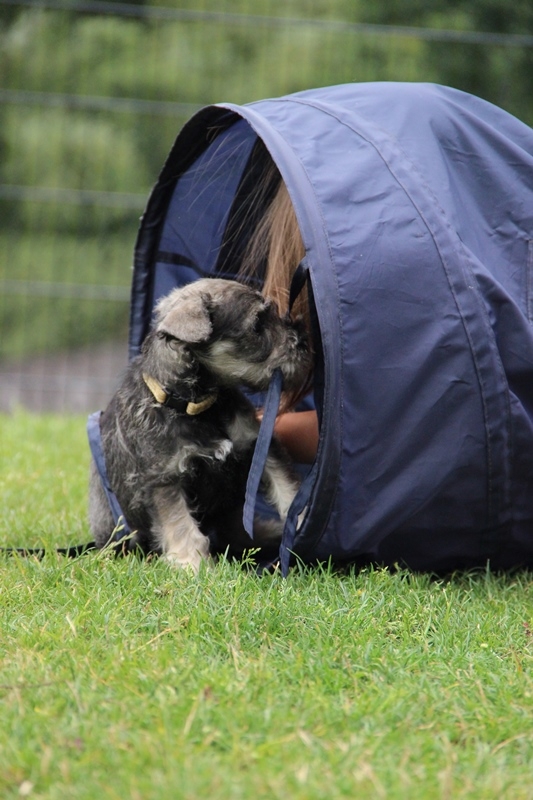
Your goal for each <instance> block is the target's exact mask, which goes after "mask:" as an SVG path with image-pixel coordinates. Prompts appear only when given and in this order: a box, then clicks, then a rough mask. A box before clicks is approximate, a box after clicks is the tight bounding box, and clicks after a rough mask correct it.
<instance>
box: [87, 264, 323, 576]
mask: <svg viewBox="0 0 533 800" xmlns="http://www.w3.org/2000/svg"><path fill="white" fill-rule="evenodd" d="M276 368H280V369H281V371H282V374H283V379H284V387H285V388H286V389H287V390H290V389H295V388H297V387H298V386H299V385H300V384H301V383H302V382H303V381H304V379H305V377H306V375H307V374H308V370H309V353H308V350H307V347H306V342H305V336H304V334H303V329H302V328H301V326H300V325H299V323H298V322H296V323H292V322H289V321H286V320H282V319H281V318H280V317H279V316H278V314H277V313H276V311H275V309H274V307H273V306H272V304H271V302H270V301H268V300H265V298H264V297H263V296H262V295H261V294H260V293H259V292H256V291H254V290H253V289H251V288H250V287H248V286H244V285H242V284H240V283H237V282H235V281H228V280H223V279H218V278H208V279H203V280H199V281H196V282H195V283H192V284H189V285H188V286H186V287H184V288H181V289H175V290H174V291H173V292H171V293H170V294H169V295H168V296H167V297H165V298H163V299H162V300H161V301H160V302H159V304H158V305H157V308H156V315H155V323H154V326H153V329H152V331H151V332H150V333H149V334H148V336H147V337H146V339H145V342H144V345H143V348H142V353H141V355H140V356H139V357H138V358H136V359H135V360H134V361H132V362H131V364H130V366H129V368H128V369H127V371H126V373H125V376H124V379H123V381H122V383H121V385H120V387H119V388H118V390H117V392H116V393H115V395H114V396H113V398H112V400H111V402H110V404H109V406H108V407H107V409H106V410H105V411H104V413H103V414H102V417H101V432H102V448H103V452H104V456H105V460H106V466H107V472H108V478H109V481H110V484H111V486H112V488H113V491H114V492H115V494H116V496H117V498H118V501H119V503H120V506H121V508H122V511H123V513H124V516H125V518H126V520H127V522H128V524H129V526H130V528H131V529H132V531H135V533H134V534H133V536H132V537H131V538H130V540H129V542H128V547H130V548H131V547H134V546H137V547H140V548H141V549H142V550H143V551H144V552H156V553H159V554H162V555H164V556H165V557H166V558H168V559H169V560H171V561H172V562H173V563H175V564H177V565H181V566H190V567H192V568H193V569H194V570H197V569H198V567H199V565H200V563H201V560H202V559H203V558H205V557H207V556H208V554H209V553H210V551H211V552H214V551H221V550H224V549H226V548H227V547H229V548H230V550H231V548H235V549H236V550H239V549H240V550H242V549H243V548H244V546H245V545H244V542H245V541H246V542H247V546H248V547H250V546H252V543H251V542H250V540H249V539H248V537H247V536H246V535H245V534H244V530H243V526H242V509H243V504H244V495H245V487H246V480H247V475H248V470H249V467H250V463H251V459H252V455H253V449H254V445H255V441H256V439H257V433H258V427H259V425H258V422H257V418H256V412H255V409H254V407H253V406H252V404H251V403H250V402H249V400H248V399H247V398H246V397H245V396H244V395H243V394H242V392H241V391H240V389H239V388H238V387H239V385H246V386H248V387H249V388H251V389H254V390H263V389H265V388H267V386H268V384H269V382H270V379H271V376H272V373H273V371H274V370H275V369H276ZM172 406H174V407H172ZM263 483H264V487H265V490H266V496H267V498H268V499H269V500H270V502H272V503H273V505H274V506H275V507H276V508H277V510H278V512H279V515H280V517H281V519H282V520H283V519H284V518H285V516H286V514H287V511H288V508H289V506H290V504H291V502H292V499H293V497H294V494H295V492H296V490H297V483H296V481H295V479H294V478H293V477H292V475H291V473H290V470H289V469H288V467H287V461H286V458H285V457H284V455H283V453H282V451H281V448H280V447H279V445H278V444H277V443H276V442H275V441H274V442H273V443H272V445H271V448H270V451H269V454H268V459H267V463H266V467H265V473H264V476H263ZM89 517H90V524H91V528H92V531H93V535H94V538H95V541H96V544H97V545H98V546H99V547H102V546H104V545H105V544H106V543H107V542H109V540H110V538H111V536H112V532H113V527H114V523H113V518H112V516H111V512H110V509H109V505H108V501H107V498H106V495H105V493H104V491H103V488H102V485H101V480H100V476H99V474H98V472H97V470H96V467H95V465H94V462H93V464H92V468H91V481H90V493H89ZM267 527H268V530H269V531H270V532H271V526H267ZM277 527H278V530H277V531H276V533H277V535H278V536H279V533H280V530H279V528H280V526H277ZM261 533H262V532H261V531H259V537H257V536H256V537H254V544H253V546H254V547H255V546H257V545H260V544H261V543H262V535H261ZM263 538H265V537H264V536H263ZM267 538H269V537H267Z"/></svg>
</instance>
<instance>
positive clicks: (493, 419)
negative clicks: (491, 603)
mask: <svg viewBox="0 0 533 800" xmlns="http://www.w3.org/2000/svg"><path fill="white" fill-rule="evenodd" d="M258 142H260V143H261V144H262V146H263V145H264V147H265V148H266V151H268V153H269V154H270V156H271V157H272V159H273V160H274V162H275V163H276V165H277V167H278V168H279V171H280V172H281V175H282V177H283V179H284V180H285V182H286V184H287V187H288V190H289V193H290V196H291V198H292V201H293V204H294V207H295V210H296V214H297V218H298V222H299V226H300V229H301V233H302V237H303V240H304V244H305V247H306V259H305V262H304V267H305V269H307V270H308V280H309V285H310V288H311V296H312V303H313V310H314V312H316V313H314V314H313V316H316V322H315V331H314V338H315V344H316V349H317V367H316V374H315V402H316V406H317V410H318V413H319V419H320V444H319V449H318V454H317V458H316V461H315V463H314V465H313V466H312V468H311V470H310V472H309V474H308V475H307V477H306V479H305V480H304V482H303V484H302V488H301V490H300V493H299V495H298V497H297V498H296V501H295V503H294V505H293V508H292V511H291V515H290V519H289V521H288V523H287V526H286V531H285V536H284V541H283V545H282V557H283V560H284V563H285V564H287V563H288V555H289V553H294V554H296V555H297V556H298V557H300V558H301V559H303V560H304V561H311V560H315V559H317V558H318V559H328V558H330V557H331V558H332V559H334V560H335V561H340V562H349V561H358V562H360V563H365V562H369V561H374V562H378V563H383V564H395V563H400V564H406V565H408V566H410V567H412V568H415V569H431V570H450V569H455V568H462V567H471V566H475V565H480V564H484V563H485V562H486V561H487V560H489V561H490V563H491V564H492V565H493V566H494V567H496V568H509V567H513V566H518V565H530V566H533V244H532V241H533V131H532V130H531V129H530V128H528V127H527V126H526V125H524V124H522V123H521V122H519V121H518V120H517V119H516V118H514V117H512V116H510V115H509V114H507V113H505V112H504V111H502V110H501V109H498V108H496V107H495V106H493V105H491V104H489V103H487V102H485V101H483V100H480V99H478V98H476V97H472V96H470V95H468V94H465V93H463V92H459V91H456V90H453V89H449V88H445V87H441V86H435V85H430V84H401V83H368V84H351V85H343V86H336V87H331V88H323V89H317V90H312V91H306V92H301V93H298V94H294V95H290V96H287V97H282V98H278V99H272V100H265V101H261V102H257V103H252V104H250V105H245V106H236V105H231V104H222V105H216V106H210V107H208V108H205V109H203V110H202V111H200V112H199V113H198V114H196V115H195V116H194V117H193V118H192V119H191V120H190V121H189V123H188V124H187V125H186V126H185V127H184V129H183V130H182V131H181V133H180V134H179V136H178V138H177V140H176V143H175V145H174V147H173V149H172V151H171V153H170V155H169V158H168V160H167V163H166V164H165V166H164V168H163V170H162V173H161V175H160V178H159V181H158V183H157V185H156V186H155V188H154V190H153V192H152V195H151V197H150V199H149V202H148V206H147V209H146V212H145V214H144V217H143V219H142V223H141V228H140V232H139V237H138V241H137V245H136V249H135V263H134V280H133V295H132V307H131V337H130V351H131V354H132V355H134V354H135V353H136V352H138V349H139V347H140V345H141V343H142V340H143V338H144V336H145V334H146V332H147V330H148V328H149V325H150V319H151V313H152V308H153V306H154V303H155V302H156V300H157V299H158V297H160V296H161V295H163V294H165V293H166V292H167V291H169V290H170V289H171V288H173V287H175V286H177V285H181V284H183V283H186V282H188V281H190V280H194V279H196V278H197V277H199V276H200V275H204V274H207V275H211V274H223V275H225V276H232V274H233V271H234V269H236V268H237V267H238V252H239V248H238V243H237V245H236V244H235V239H236V234H235V231H238V230H239V226H238V225H236V224H235V220H238V219H239V214H241V213H242V206H243V204H245V203H246V202H247V198H248V200H249V196H250V195H249V191H250V187H253V181H254V170H255V169H256V164H255V162H254V154H255V153H256V152H257V144H258ZM230 229H231V230H232V237H231V241H232V246H231V248H230V251H231V252H230V256H228V238H229V237H228V231H229V230H230ZM241 235H243V236H245V235H246V232H245V231H242V226H241ZM237 238H238V237H237ZM298 515H300V522H299V523H297V519H298Z"/></svg>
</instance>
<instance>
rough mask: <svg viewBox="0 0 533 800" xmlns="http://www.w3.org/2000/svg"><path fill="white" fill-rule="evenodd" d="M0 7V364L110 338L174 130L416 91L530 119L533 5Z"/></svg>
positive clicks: (177, 0) (190, 0)
mask: <svg viewBox="0 0 533 800" xmlns="http://www.w3.org/2000/svg"><path fill="white" fill-rule="evenodd" d="M161 2H163V0H158V2H156V0H147V1H146V2H129V3H123V2H91V0H87V2H77V1H76V0H50V2H48V1H47V0H42V2H40V1H39V2H29V1H28V2H20V0H0V330H1V343H0V366H1V364H2V363H3V361H5V360H6V359H7V360H8V361H10V363H12V362H13V359H20V358H26V357H28V356H30V355H31V356H35V355H36V354H39V353H53V352H57V351H65V350H70V349H72V348H79V347H83V346H85V345H93V344H94V343H96V342H98V341H106V340H110V339H118V340H124V341H125V340H126V337H127V320H128V311H129V303H128V287H129V283H130V277H131V274H130V264H131V257H132V251H133V245H134V241H135V236H136V230H137V226H138V220H139V216H140V214H141V213H142V210H143V207H144V205H145V202H146V199H147V196H148V193H149V190H150V187H151V185H152V184H153V183H154V182H155V180H156V177H157V174H158V172H159V170H160V168H161V166H162V164H163V162H164V159H165V157H166V155H167V153H168V151H169V149H170V147H171V145H172V142H173V140H174V138H175V136H176V134H177V132H178V130H179V129H180V127H181V126H182V125H183V123H184V122H185V121H186V120H187V119H188V118H189V117H190V116H191V115H192V114H193V113H194V111H195V110H196V109H197V108H198V107H200V106H202V105H204V104H207V103H211V102H219V101H231V102H236V103H244V102H247V101H251V100H256V99H260V98H263V97H268V96H275V95H280V94H285V93H288V92H293V91H297V90H300V89H305V88H309V87H313V86H321V85H327V84H333V83H341V82H346V81H369V80H407V81H414V80H423V81H436V82H439V83H444V84H449V85H451V86H455V87H457V88H460V89H464V90H466V91H470V92H473V93H475V94H478V95H480V96H482V97H484V98H486V99H488V100H491V101H493V102H494V103H496V104H498V105H501V106H503V107H504V108H506V109H507V110H509V111H510V112H512V113H514V114H516V115H517V116H518V117H520V118H521V119H522V120H524V121H526V122H527V123H529V124H533V4H532V3H531V0H516V2H514V3H512V4H510V3H509V2H508V0H453V1H452V2H442V1H441V0H435V1H434V2H430V3H429V2H422V0H226V2H224V0H166V2H165V5H164V7H162V6H161V5H160V3H161Z"/></svg>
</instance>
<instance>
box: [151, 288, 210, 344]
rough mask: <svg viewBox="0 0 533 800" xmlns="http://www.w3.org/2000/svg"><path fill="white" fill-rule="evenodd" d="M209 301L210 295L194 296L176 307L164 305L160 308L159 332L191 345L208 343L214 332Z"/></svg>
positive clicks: (185, 299) (183, 300) (184, 299)
mask: <svg viewBox="0 0 533 800" xmlns="http://www.w3.org/2000/svg"><path fill="white" fill-rule="evenodd" d="M209 300H210V298H209V296H208V295H204V294H194V295H191V296H190V297H186V298H183V299H182V300H181V301H180V302H179V303H178V304H176V305H174V306H170V307H168V306H167V307H165V305H164V304H163V303H162V304H161V306H160V307H159V308H158V316H159V319H158V325H157V330H158V332H160V333H167V334H168V335H169V336H172V337H173V338H174V339H179V340H180V341H181V342H189V343H191V344H195V343H198V342H205V341H207V339H209V337H210V336H211V333H212V331H213V326H212V324H211V318H210V315H209Z"/></svg>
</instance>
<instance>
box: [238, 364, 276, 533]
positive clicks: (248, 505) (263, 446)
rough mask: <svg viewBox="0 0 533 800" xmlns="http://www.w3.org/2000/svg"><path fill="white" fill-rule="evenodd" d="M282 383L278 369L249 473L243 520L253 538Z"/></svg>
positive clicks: (269, 393) (272, 381) (269, 394)
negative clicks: (257, 503)
mask: <svg viewBox="0 0 533 800" xmlns="http://www.w3.org/2000/svg"><path fill="white" fill-rule="evenodd" d="M282 384H283V375H282V373H281V370H280V369H277V370H275V372H274V374H273V375H272V379H271V381H270V386H269V389H268V392H267V396H266V399H265V406H264V409H263V419H262V420H261V427H260V429H259V435H258V437H257V442H256V444H255V449H254V455H253V459H252V464H251V466H250V472H249V473H248V481H247V483H246V498H245V503H244V509H243V519H242V521H243V525H244V530H245V531H246V533H247V534H248V536H249V537H250V538H251V539H253V538H254V517H255V508H256V500H257V492H258V490H259V484H260V482H261V477H262V475H263V472H264V469H265V464H266V460H267V456H268V449H269V447H270V442H271V441H272V434H273V432H274V424H275V422H276V417H277V414H278V409H279V403H280V399H281V387H282Z"/></svg>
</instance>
